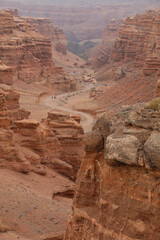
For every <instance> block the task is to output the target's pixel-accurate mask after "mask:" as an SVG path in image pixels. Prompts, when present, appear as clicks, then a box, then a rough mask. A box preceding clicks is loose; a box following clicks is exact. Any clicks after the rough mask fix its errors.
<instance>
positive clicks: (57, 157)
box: [0, 94, 83, 180]
mask: <svg viewBox="0 0 160 240" xmlns="http://www.w3.org/2000/svg"><path fill="white" fill-rule="evenodd" d="M0 97H1V99H0V103H1V105H0V106H1V118H0V127H1V136H0V146H1V154H0V158H1V159H2V160H1V162H0V163H1V164H0V167H5V168H10V169H13V170H15V171H20V172H29V171H33V172H36V173H38V174H42V175H45V174H46V167H49V168H51V169H54V170H55V171H57V172H58V173H60V174H62V175H65V176H67V177H69V178H70V179H72V180H75V178H76V174H77V171H78V169H79V167H80V164H81V159H82V155H83V130H82V127H81V125H80V124H79V123H80V117H79V116H74V115H67V114H63V113H58V112H52V113H49V114H48V118H47V119H43V121H42V122H39V121H36V120H32V119H23V120H16V121H13V120H12V123H13V124H14V128H13V130H14V132H13V131H11V130H10V128H11V126H10V118H9V116H8V115H7V107H6V102H7V101H6V98H5V96H4V95H2V94H1V95H0Z"/></svg>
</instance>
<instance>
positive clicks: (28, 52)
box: [0, 11, 75, 91]
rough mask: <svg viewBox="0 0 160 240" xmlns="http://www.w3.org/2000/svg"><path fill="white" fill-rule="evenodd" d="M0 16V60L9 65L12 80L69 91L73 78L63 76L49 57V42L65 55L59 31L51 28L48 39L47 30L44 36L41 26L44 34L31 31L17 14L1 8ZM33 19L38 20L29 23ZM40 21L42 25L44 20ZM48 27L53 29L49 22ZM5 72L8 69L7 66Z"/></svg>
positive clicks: (50, 51)
mask: <svg viewBox="0 0 160 240" xmlns="http://www.w3.org/2000/svg"><path fill="white" fill-rule="evenodd" d="M0 18H1V25H2V27H1V40H0V51H1V57H0V60H1V61H2V62H3V63H4V64H6V65H7V66H8V67H11V68H12V71H13V79H14V80H22V81H24V82H26V83H32V82H41V83H42V84H44V85H47V86H53V87H54V89H57V90H59V91H65V90H70V89H71V88H72V85H73V81H72V80H70V79H69V78H67V77H66V76H65V73H64V70H63V68H62V67H57V66H56V65H55V64H54V63H53V58H52V45H53V47H54V48H56V49H57V51H61V52H63V53H64V54H65V51H66V48H65V44H66V43H64V42H65V41H66V39H65V36H64V35H63V38H64V39H63V40H64V41H62V42H63V43H62V42H61V41H60V40H59V32H61V31H60V30H57V28H54V31H53V29H51V30H52V31H51V33H50V34H51V35H52V38H50V36H49V33H48V31H49V30H48V29H46V31H47V36H45V33H44V32H43V31H44V28H43V26H42V29H43V30H41V29H39V31H41V32H42V33H43V34H44V35H42V34H40V32H38V31H35V29H34V27H33V26H32V25H31V24H30V23H29V20H28V21H27V19H24V18H21V17H19V16H18V13H17V14H15V12H12V11H1V12H0ZM48 21H49V22H50V20H47V23H48ZM30 22H31V21H30ZM33 22H34V20H33ZM36 22H39V20H38V19H37V20H35V24H33V25H36ZM41 22H44V24H45V20H44V19H42V21H41ZM38 24H39V23H38ZM39 26H40V25H39ZM35 27H36V26H35ZM48 27H50V28H53V27H52V25H49V24H48ZM37 28H38V27H37ZM57 32H58V33H57ZM63 44H64V45H63ZM15 54H16V58H15ZM5 71H9V69H8V70H5ZM10 71H11V70H10ZM74 84H75V82H74Z"/></svg>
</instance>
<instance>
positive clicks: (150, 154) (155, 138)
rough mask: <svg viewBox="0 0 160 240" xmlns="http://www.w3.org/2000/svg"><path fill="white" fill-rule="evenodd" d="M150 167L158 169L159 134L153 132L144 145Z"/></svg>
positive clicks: (159, 163)
mask: <svg viewBox="0 0 160 240" xmlns="http://www.w3.org/2000/svg"><path fill="white" fill-rule="evenodd" d="M144 150H145V152H146V157H147V158H148V160H149V162H150V163H151V166H153V167H156V168H158V169H160V133H159V132H153V133H152V134H151V136H150V137H149V139H148V140H147V142H146V143H145V145H144Z"/></svg>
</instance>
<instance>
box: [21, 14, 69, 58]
mask: <svg viewBox="0 0 160 240" xmlns="http://www.w3.org/2000/svg"><path fill="white" fill-rule="evenodd" d="M24 20H25V21H27V22H29V23H30V24H31V25H32V26H33V27H34V28H35V29H36V30H37V31H38V32H39V33H41V34H42V35H44V36H46V37H49V38H50V39H51V41H52V47H53V51H54V50H56V51H57V52H59V53H61V54H63V55H65V54H66V53H67V38H66V36H65V35H64V32H63V30H62V29H60V28H58V27H55V26H53V24H52V21H51V19H49V18H24ZM53 54H54V52H53Z"/></svg>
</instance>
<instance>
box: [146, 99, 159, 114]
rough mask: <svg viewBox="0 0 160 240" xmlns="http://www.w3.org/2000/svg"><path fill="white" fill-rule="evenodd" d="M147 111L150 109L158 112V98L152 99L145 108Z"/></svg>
mask: <svg viewBox="0 0 160 240" xmlns="http://www.w3.org/2000/svg"><path fill="white" fill-rule="evenodd" d="M146 107H147V108H149V109H152V110H154V111H157V110H159V108H160V97H159V98H153V99H152V100H151V102H150V103H149V104H147V106H146Z"/></svg>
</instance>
